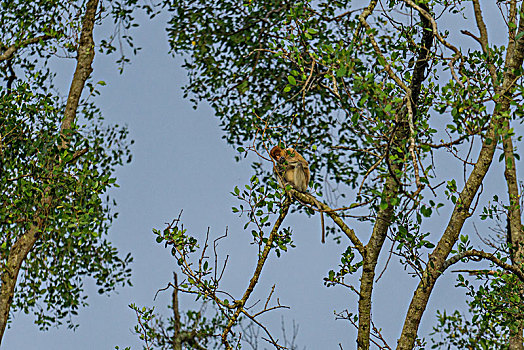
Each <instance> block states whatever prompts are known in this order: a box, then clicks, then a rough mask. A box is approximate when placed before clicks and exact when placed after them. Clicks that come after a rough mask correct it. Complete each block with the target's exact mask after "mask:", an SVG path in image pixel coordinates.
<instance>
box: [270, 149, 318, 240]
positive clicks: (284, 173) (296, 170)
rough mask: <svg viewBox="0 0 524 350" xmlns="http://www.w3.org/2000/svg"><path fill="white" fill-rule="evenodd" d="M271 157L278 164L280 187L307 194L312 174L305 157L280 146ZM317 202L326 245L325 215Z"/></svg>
mask: <svg viewBox="0 0 524 350" xmlns="http://www.w3.org/2000/svg"><path fill="white" fill-rule="evenodd" d="M269 155H270V156H271V158H273V159H274V160H275V162H276V164H275V165H274V166H273V171H274V172H275V174H276V175H277V179H278V184H279V185H280V187H282V188H286V186H287V185H291V187H293V188H294V189H295V190H297V191H299V192H306V190H307V186H308V184H309V179H310V176H311V174H310V173H309V165H308V163H307V161H306V160H305V159H304V157H302V156H301V155H300V153H298V152H297V151H295V150H294V149H293V148H286V149H282V148H280V147H279V146H275V147H273V148H272V149H271V152H270V153H269ZM315 202H316V205H317V208H318V209H319V211H320V221H321V224H322V243H325V241H326V231H325V228H324V213H323V212H322V209H321V207H320V204H319V203H318V201H317V200H316V199H315Z"/></svg>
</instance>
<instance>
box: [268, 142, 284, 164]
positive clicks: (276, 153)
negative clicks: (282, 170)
mask: <svg viewBox="0 0 524 350" xmlns="http://www.w3.org/2000/svg"><path fill="white" fill-rule="evenodd" d="M269 155H270V156H271V158H273V159H274V160H276V161H277V162H279V163H281V162H282V160H283V159H284V156H285V155H286V154H285V151H284V150H283V149H282V148H280V147H278V146H275V147H273V148H272V149H271V152H269Z"/></svg>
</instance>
